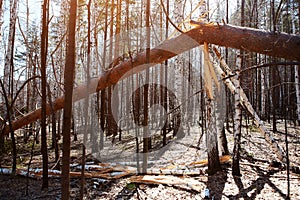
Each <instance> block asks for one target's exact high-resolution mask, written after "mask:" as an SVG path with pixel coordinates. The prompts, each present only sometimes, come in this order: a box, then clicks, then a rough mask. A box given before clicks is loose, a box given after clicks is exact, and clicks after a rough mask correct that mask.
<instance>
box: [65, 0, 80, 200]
mask: <svg viewBox="0 0 300 200" xmlns="http://www.w3.org/2000/svg"><path fill="white" fill-rule="evenodd" d="M76 13H77V0H71V1H70V14H69V35H68V46H67V54H66V64H65V72H64V79H65V80H64V87H65V101H64V113H63V130H62V131H63V158H62V179H61V188H62V199H63V200H68V199H69V198H70V146H71V141H70V140H71V138H70V133H71V120H72V103H73V102H72V96H73V85H74V74H75V57H76V56H75V51H76V46H75V35H76V33H75V30H76Z"/></svg>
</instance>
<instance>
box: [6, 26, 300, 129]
mask: <svg viewBox="0 0 300 200" xmlns="http://www.w3.org/2000/svg"><path fill="white" fill-rule="evenodd" d="M193 24H196V27H195V28H194V29H192V30H190V31H187V32H186V33H184V34H181V35H179V36H178V37H176V38H172V39H169V40H166V41H164V42H163V43H162V44H160V45H158V46H157V47H155V48H153V49H152V50H151V51H150V61H151V64H149V65H144V64H145V63H146V53H145V52H141V53H139V54H138V55H137V56H136V57H134V58H133V59H132V60H131V59H130V60H127V61H124V62H122V63H120V64H119V65H117V66H115V67H114V68H113V69H111V70H109V71H106V72H105V73H104V74H103V75H102V76H101V77H99V78H94V79H91V82H90V86H89V91H86V84H83V85H80V86H78V87H77V88H76V89H75V90H74V95H73V96H74V98H73V101H78V100H80V99H82V98H84V97H85V96H86V95H87V94H91V93H95V92H96V91H99V90H102V89H104V88H106V87H108V86H110V85H113V84H115V83H117V82H118V81H119V80H120V79H123V78H126V77H127V76H129V75H131V74H135V73H138V72H140V71H142V70H144V69H146V68H149V67H150V66H153V65H154V64H157V63H161V62H163V61H165V60H167V59H169V58H172V57H174V56H176V55H178V54H180V53H183V52H185V51H187V50H189V49H192V48H194V47H197V46H199V45H202V44H203V43H204V41H206V42H208V43H212V44H217V45H221V46H226V47H231V48H237V49H246V50H248V51H253V52H257V53H262V54H267V55H270V56H277V57H282V58H287V59H292V60H298V61H300V36H299V35H289V34H285V33H276V34H273V33H270V32H266V31H262V30H258V29H250V28H241V27H238V26H230V25H221V24H219V25H218V24H211V23H198V22H193ZM291 49H292V50H291ZM126 73H127V74H126ZM125 74H126V75H125ZM64 98H65V97H64V96H61V97H59V98H57V99H56V101H55V102H54V111H57V110H59V109H62V108H63V107H64V104H63V102H64ZM47 114H50V106H47ZM40 117H41V109H37V110H35V111H33V112H31V113H29V114H27V115H26V116H24V117H22V118H20V119H18V120H15V121H14V122H13V124H12V125H13V129H14V130H16V129H19V128H21V127H23V126H24V125H27V124H29V123H31V122H33V121H36V120H37V119H40ZM8 132H9V128H8V127H5V129H4V133H5V134H7V133H8Z"/></svg>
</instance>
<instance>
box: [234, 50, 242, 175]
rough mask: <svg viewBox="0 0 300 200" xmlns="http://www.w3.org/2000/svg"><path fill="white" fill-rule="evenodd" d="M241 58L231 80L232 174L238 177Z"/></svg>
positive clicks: (239, 172) (238, 58)
mask: <svg viewBox="0 0 300 200" xmlns="http://www.w3.org/2000/svg"><path fill="white" fill-rule="evenodd" d="M241 64H242V58H241V57H240V55H238V56H237V58H236V70H237V74H236V75H235V77H234V78H233V83H234V86H235V91H234V110H235V113H234V122H233V123H234V127H233V131H234V147H233V157H232V174H233V175H237V176H240V175H241V171H240V148H241V134H242V133H241V117H242V108H241V104H240V101H241V99H240V91H241V85H240V81H239V77H240V76H239V70H240V69H241Z"/></svg>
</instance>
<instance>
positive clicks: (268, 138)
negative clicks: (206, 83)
mask: <svg viewBox="0 0 300 200" xmlns="http://www.w3.org/2000/svg"><path fill="white" fill-rule="evenodd" d="M214 50H215V52H216V54H217V57H218V58H219V60H220V63H221V65H222V66H223V67H224V68H225V69H226V73H225V72H224V71H223V70H222V69H221V67H220V66H218V65H214V66H215V70H216V71H217V73H219V74H220V75H221V77H222V78H223V81H224V83H225V84H226V86H227V87H228V88H229V90H230V91H231V92H232V93H234V92H235V90H236V88H235V86H234V85H233V84H232V82H231V80H229V79H228V78H227V77H228V76H229V75H232V74H233V72H232V71H231V69H230V68H229V67H228V66H227V64H226V63H225V62H224V60H223V58H221V55H220V53H219V52H218V51H217V50H216V49H214ZM240 97H241V98H240V101H241V104H242V105H244V107H245V108H246V109H247V111H248V112H249V114H251V115H252V117H253V120H254V124H255V125H256V126H257V128H258V129H259V131H260V133H261V134H262V135H263V136H264V138H265V140H266V141H267V142H268V143H269V144H270V146H271V149H272V150H273V151H274V152H275V153H276V155H277V158H278V159H279V160H281V161H283V162H286V157H285V155H284V153H283V150H282V149H281V148H280V146H279V145H278V143H277V142H276V141H275V140H274V139H273V138H272V136H271V135H270V132H268V131H267V129H266V128H265V127H264V125H263V122H262V121H261V120H260V118H259V116H258V115H257V113H256V112H255V110H254V109H253V107H252V105H251V104H250V102H249V100H248V98H247V96H246V94H245V92H244V91H243V89H242V88H241V89H240Z"/></svg>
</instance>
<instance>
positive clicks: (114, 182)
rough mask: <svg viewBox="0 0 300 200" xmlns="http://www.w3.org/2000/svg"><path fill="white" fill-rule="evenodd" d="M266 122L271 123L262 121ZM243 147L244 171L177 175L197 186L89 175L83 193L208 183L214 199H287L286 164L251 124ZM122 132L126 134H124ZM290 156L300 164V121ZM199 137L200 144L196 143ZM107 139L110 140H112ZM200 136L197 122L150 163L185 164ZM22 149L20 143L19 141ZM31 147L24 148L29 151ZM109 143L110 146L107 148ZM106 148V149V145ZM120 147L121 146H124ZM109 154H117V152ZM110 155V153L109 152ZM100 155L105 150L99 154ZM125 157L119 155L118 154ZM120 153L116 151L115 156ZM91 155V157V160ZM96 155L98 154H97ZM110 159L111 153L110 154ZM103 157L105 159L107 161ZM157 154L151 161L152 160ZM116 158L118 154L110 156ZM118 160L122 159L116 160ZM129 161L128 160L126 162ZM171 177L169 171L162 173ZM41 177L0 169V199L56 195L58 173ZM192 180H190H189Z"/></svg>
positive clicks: (148, 195) (291, 135)
mask: <svg viewBox="0 0 300 200" xmlns="http://www.w3.org/2000/svg"><path fill="white" fill-rule="evenodd" d="M266 126H267V127H268V128H270V129H271V126H270V125H268V124H266ZM242 131H243V136H242V151H241V157H242V159H241V173H242V176H232V171H231V167H230V164H223V165H222V171H221V172H218V173H217V174H215V175H213V176H208V175H207V174H206V173H205V170H206V167H203V166H201V169H202V170H203V172H204V173H201V175H197V176H190V177H188V176H184V177H183V176H180V177H181V178H183V179H185V178H187V179H188V178H189V179H188V180H194V181H197V184H198V185H197V189H196V190H195V189H191V187H188V185H189V184H187V185H182V184H181V185H180V184H179V185H176V184H148V183H133V182H132V180H133V178H134V177H135V176H134V175H130V176H125V177H122V178H118V179H111V180H110V179H102V178H87V179H86V189H85V195H84V196H85V197H84V198H85V199H120V200H121V199H168V200H171V199H196V200H197V199H203V198H204V190H205V189H209V191H210V195H211V197H213V198H214V199H287V185H288V181H287V171H286V170H285V169H284V168H273V167H270V163H271V161H272V160H274V158H275V155H274V153H273V152H272V151H271V149H270V147H269V146H268V144H267V143H266V142H265V140H264V138H263V137H262V135H261V134H260V133H259V132H257V129H256V128H255V127H253V126H251V125H250V126H248V127H247V128H246V127H245V126H244V127H243V129H242ZM284 132H285V129H284V122H282V121H279V122H278V132H276V133H274V134H273V137H274V138H275V140H276V141H277V142H278V143H279V145H280V146H281V147H285V142H284V141H285V134H284ZM124 137H125V136H124ZM227 140H228V145H229V149H232V148H233V137H232V133H230V132H227ZM124 141H126V143H125V142H116V143H115V144H114V145H115V148H114V149H117V148H116V146H118V145H119V148H118V149H124V148H123V147H122V148H121V146H122V145H125V146H127V147H128V148H127V149H131V151H132V150H133V149H134V145H133V144H134V142H128V140H124ZM288 141H289V156H290V160H291V165H294V166H300V127H299V126H294V125H293V124H288ZM199 142H200V144H201V145H200V146H198V143H199ZM110 143H111V142H110ZM203 144H205V143H204V139H203V138H201V131H200V129H199V127H198V128H193V129H191V130H190V134H189V135H186V136H185V137H184V138H183V139H182V140H178V141H174V142H171V143H170V146H169V147H168V149H166V150H164V151H157V152H156V153H154V154H153V156H152V155H150V156H149V168H153V169H155V168H168V167H169V168H171V166H187V165H189V164H190V163H192V162H195V161H199V160H201V159H204V158H206V152H205V151H206V148H205V147H202V146H205V145H203ZM18 148H19V149H21V146H18ZM35 148H36V149H35V151H34V152H35V153H34V157H33V160H32V164H31V168H40V167H41V166H42V165H41V156H40V155H39V154H38V153H37V152H38V150H39V149H38V148H39V146H38V145H37V146H36V147H35ZM28 149H30V148H29V147H27V151H28V152H30V150H28ZM107 149H110V150H111V149H112V148H107ZM104 150H105V149H104ZM28 152H26V151H25V150H24V152H23V153H20V155H21V156H22V158H21V157H20V158H19V163H18V167H20V168H22V167H23V168H27V166H26V164H28V161H29V158H28V157H29V156H30V153H28ZM122 152H123V151H122ZM71 153H72V161H71V162H72V164H74V165H76V164H79V163H80V155H81V145H80V144H79V143H78V142H74V143H73V148H72V152H71ZM110 154H118V155H119V154H120V152H118V151H117V150H116V152H113V153H110ZM107 155H108V153H107ZM102 156H103V155H102ZM53 157H54V153H53V152H52V150H51V151H49V160H50V165H51V166H53V165H54V162H52V163H51V160H53ZM121 157H123V156H121ZM118 158H120V156H119V157H118ZM91 160H93V159H89V161H91ZM95 160H99V157H98V158H97V159H95ZM108 160H109V159H108ZM108 160H106V161H108ZM154 160H155V162H154ZM114 161H116V160H114ZM117 161H118V162H120V160H117ZM127 161H128V160H127ZM128 163H131V162H128ZM9 164H10V155H7V157H4V158H3V159H2V162H1V166H4V165H9ZM166 176H167V177H174V176H173V175H166ZM41 184H42V180H40V179H34V178H26V177H24V176H11V175H0V199H60V197H61V185H60V178H50V179H49V188H48V190H43V191H41ZM191 184H192V183H191ZM70 187H71V197H72V199H78V198H79V194H80V178H72V179H71V183H70ZM290 198H291V199H296V200H297V199H298V200H300V175H299V174H296V173H293V172H291V174H290Z"/></svg>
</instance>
